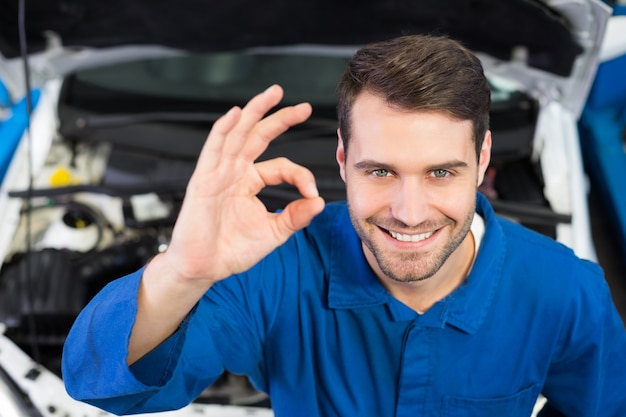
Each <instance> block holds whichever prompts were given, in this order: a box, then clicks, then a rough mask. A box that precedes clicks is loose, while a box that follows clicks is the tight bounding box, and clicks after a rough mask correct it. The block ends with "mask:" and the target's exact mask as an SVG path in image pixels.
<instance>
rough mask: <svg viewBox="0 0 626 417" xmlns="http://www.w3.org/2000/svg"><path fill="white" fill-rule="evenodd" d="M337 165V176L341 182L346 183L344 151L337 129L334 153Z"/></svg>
mask: <svg viewBox="0 0 626 417" xmlns="http://www.w3.org/2000/svg"><path fill="white" fill-rule="evenodd" d="M335 158H336V159H337V164H339V175H341V179H342V180H343V182H346V151H345V148H344V146H343V138H342V137H341V130H339V129H337V152H336V153H335Z"/></svg>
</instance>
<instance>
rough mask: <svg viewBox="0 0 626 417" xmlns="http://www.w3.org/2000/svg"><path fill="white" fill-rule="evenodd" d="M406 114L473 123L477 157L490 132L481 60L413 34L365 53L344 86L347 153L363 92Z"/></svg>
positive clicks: (341, 100)
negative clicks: (421, 113)
mask: <svg viewBox="0 0 626 417" xmlns="http://www.w3.org/2000/svg"><path fill="white" fill-rule="evenodd" d="M363 91H368V92H369V93H372V94H375V95H377V96H379V97H382V98H384V99H385V100H387V102H388V103H389V104H390V105H392V106H397V107H399V108H401V109H406V110H425V111H437V112H444V113H447V114H448V115H450V116H452V117H453V118H455V119H457V120H471V121H472V124H473V127H474V143H475V145H476V155H478V154H479V152H480V148H481V146H482V142H483V139H484V137H485V132H486V131H487V129H489V107H490V103H491V98H490V90H489V84H488V82H487V79H486V77H485V74H484V71H483V67H482V64H481V62H480V60H479V59H478V58H477V57H476V56H475V55H474V54H473V53H472V52H471V51H470V50H469V49H467V48H466V47H464V46H463V45H462V44H461V43H459V42H457V41H455V40H452V39H449V38H447V37H444V36H427V35H411V36H402V37H398V38H394V39H390V40H387V41H382V42H377V43H372V44H369V45H366V46H364V47H363V48H361V49H360V50H359V51H357V53H356V54H355V55H354V57H353V58H352V59H351V61H350V63H349V64H348V68H347V69H346V71H345V72H344V74H343V76H342V77H341V79H340V81H339V86H338V103H337V115H338V120H339V129H340V130H341V136H342V138H343V140H344V148H345V149H346V152H347V148H348V143H349V140H350V134H351V129H350V127H351V126H350V123H351V120H350V115H351V110H352V107H353V105H354V101H355V100H356V98H357V96H358V95H359V94H360V93H361V92H363Z"/></svg>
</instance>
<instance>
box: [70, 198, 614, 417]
mask: <svg viewBox="0 0 626 417" xmlns="http://www.w3.org/2000/svg"><path fill="white" fill-rule="evenodd" d="M477 212H478V214H479V215H480V216H481V217H482V218H483V219H484V222H485V233H484V236H483V239H482V242H481V245H480V250H479V252H478V254H477V257H476V259H475V262H474V265H473V267H472V270H471V273H470V274H469V276H468V277H467V279H466V280H465V281H464V282H463V283H462V284H461V285H460V286H459V287H458V288H456V289H455V290H454V291H453V292H452V293H451V294H449V295H448V296H447V297H445V298H444V299H442V300H440V301H439V302H437V303H436V304H434V305H433V306H432V307H431V308H430V309H429V310H427V311H426V312H425V313H423V314H419V313H417V312H416V311H414V310H412V309H410V308H408V307H407V306H406V305H404V304H402V303H401V302H400V301H398V300H397V299H395V298H394V297H393V296H391V295H390V293H389V292H388V291H387V290H386V289H385V288H384V287H383V286H382V285H381V283H380V282H379V280H378V279H377V277H376V276H375V275H374V273H373V272H372V270H371V268H370V266H369V265H368V263H367V261H366V259H365V257H364V254H363V251H362V247H361V242H360V241H359V237H358V236H357V234H356V232H355V230H354V229H353V227H352V224H351V222H350V218H349V215H348V211H347V208H346V205H345V203H330V204H328V205H327V206H326V208H325V210H324V211H323V213H321V214H320V215H319V216H317V217H316V218H315V219H314V220H313V222H312V223H311V224H310V225H309V226H308V227H307V228H306V229H304V230H302V231H299V232H298V233H296V234H295V235H294V236H292V237H291V238H290V239H289V240H288V241H287V242H286V243H285V244H284V245H282V246H281V247H279V248H278V249H276V250H275V251H274V252H272V253H271V254H270V255H268V256H267V257H266V258H265V259H263V260H262V261H261V262H259V263H258V264H257V265H256V266H254V267H253V268H252V269H251V270H249V271H247V272H246V273H243V274H240V275H237V276H233V277H230V278H229V279H227V280H224V281H221V282H219V283H217V284H215V285H214V286H213V287H212V288H211V289H210V290H209V291H208V292H207V293H206V294H205V295H204V297H203V298H202V299H201V300H200V301H199V302H198V304H197V305H196V307H195V308H194V310H193V311H192V312H191V313H190V314H189V316H188V317H187V319H186V320H185V321H184V322H183V323H182V324H181V325H180V327H179V329H178V330H177V331H176V332H175V333H174V334H173V335H172V336H171V337H170V338H169V339H167V340H166V341H165V342H163V343H162V344H161V345H160V346H159V347H158V348H156V349H155V350H154V351H152V352H151V353H149V354H148V355H147V356H145V357H144V358H143V359H141V360H140V361H138V362H137V363H135V364H134V365H132V366H131V367H130V368H129V367H128V366H126V355H127V344H128V339H129V335H130V332H131V328H132V325H133V321H134V316H135V312H136V308H137V304H136V298H137V290H138V286H139V281H140V279H141V274H142V271H141V270H140V271H138V272H136V273H134V274H131V275H129V276H127V277H124V278H122V279H119V280H116V281H114V282H112V283H111V284H109V285H108V286H107V287H106V288H105V289H103V290H102V291H101V292H100V293H99V294H98V295H97V296H96V297H95V298H94V300H93V301H92V302H91V303H90V304H89V305H88V306H87V307H86V308H85V309H84V311H83V312H82V313H81V315H80V316H79V318H78V319H77V321H76V323H75V325H74V327H73V329H72V331H71V332H70V334H69V336H68V339H67V342H66V345H65V351H64V356H63V376H64V381H65V384H66V387H67V389H68V392H69V393H70V394H71V395H72V396H73V397H75V398H77V399H80V400H83V401H86V402H89V403H91V404H94V405H96V406H98V407H101V408H103V409H106V410H109V411H112V412H115V413H137V412H153V411H157V410H166V409H172V408H178V407H182V406H184V405H186V404H188V403H189V402H190V401H192V400H194V398H195V397H196V396H198V395H199V394H200V392H201V391H202V390H203V389H205V388H206V387H207V385H209V384H210V383H212V381H214V380H215V379H216V378H217V377H219V376H220V375H221V373H222V372H223V371H224V370H228V371H230V372H232V373H236V374H245V375H248V376H249V378H250V380H251V381H252V383H253V385H254V386H255V387H256V388H257V389H259V390H262V391H264V392H266V393H268V394H269V395H270V397H271V401H272V407H273V410H274V413H275V415H276V416H277V417H283V416H300V417H301V416H311V417H333V416H341V417H345V416H385V417H387V416H396V417H408V416H411V417H415V416H424V417H425V416H447V417H450V416H451V417H469V416H480V417H492V416H494V417H495V416H498V417H501V416H507V417H518V416H519V417H522V416H523V417H528V416H529V415H530V414H531V413H532V410H533V406H534V404H535V402H536V400H537V397H538V395H539V394H540V393H542V394H543V395H545V396H546V397H547V398H548V400H549V401H550V403H551V404H552V405H554V406H555V407H556V408H557V409H559V410H560V411H561V412H562V413H564V414H565V415H567V416H568V417H593V416H602V417H624V416H626V331H625V329H624V324H623V322H622V320H621V318H620V316H619V315H618V313H617V311H616V309H615V306H614V304H613V303H612V300H611V295H610V292H609V288H608V286H607V284H606V282H605V280H604V277H603V274H602V271H601V269H600V268H599V267H598V266H597V265H596V264H594V263H592V262H589V261H585V260H581V259H578V258H577V257H576V256H575V255H574V253H573V252H572V251H571V250H570V249H569V248H567V247H565V246H564V245H562V244H559V243H557V242H555V241H554V240H552V239H550V238H548V237H546V236H543V235H541V234H539V233H536V232H533V231H530V230H528V229H525V228H523V227H521V226H520V225H518V224H515V223H514V222H511V221H508V220H505V219H502V218H499V217H497V216H496V215H495V214H494V212H493V209H492V208H491V206H490V204H489V203H488V201H487V200H486V199H485V198H484V197H483V196H482V195H480V194H479V195H478V197H477ZM207 256H210V254H208V255H207Z"/></svg>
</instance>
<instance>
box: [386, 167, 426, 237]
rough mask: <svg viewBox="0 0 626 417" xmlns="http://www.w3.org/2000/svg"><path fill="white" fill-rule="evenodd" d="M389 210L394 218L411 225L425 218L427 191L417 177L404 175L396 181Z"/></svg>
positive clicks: (415, 224)
mask: <svg viewBox="0 0 626 417" xmlns="http://www.w3.org/2000/svg"><path fill="white" fill-rule="evenodd" d="M391 211H392V215H393V216H394V218H396V219H397V220H399V221H401V222H402V223H404V224H405V225H407V226H411V227H412V226H417V225H418V224H420V223H422V222H424V221H425V220H426V219H427V215H428V213H427V211H428V193H427V190H426V187H425V186H424V184H422V183H421V181H420V179H419V178H415V177H404V178H402V180H400V181H399V182H398V183H397V189H396V190H395V193H394V196H393V202H392V206H391Z"/></svg>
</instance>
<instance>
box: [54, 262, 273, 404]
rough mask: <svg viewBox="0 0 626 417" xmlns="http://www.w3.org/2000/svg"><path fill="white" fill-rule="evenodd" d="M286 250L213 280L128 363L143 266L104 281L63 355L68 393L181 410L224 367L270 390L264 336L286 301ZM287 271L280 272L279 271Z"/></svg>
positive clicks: (100, 401)
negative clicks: (168, 330) (166, 333)
mask: <svg viewBox="0 0 626 417" xmlns="http://www.w3.org/2000/svg"><path fill="white" fill-rule="evenodd" d="M283 257H284V255H283V254H281V253H279V252H278V251H277V252H275V253H274V254H272V255H270V256H269V257H268V258H266V259H264V260H263V261H261V262H260V263H259V264H257V265H256V266H255V267H254V268H252V269H251V270H250V271H248V272H246V273H245V274H242V275H238V276H233V277H230V278H228V279H226V280H223V281H220V282H218V283H216V284H214V285H213V287H212V288H211V290H210V291H208V292H207V293H206V294H205V295H204V296H203V297H202V299H201V300H200V301H199V302H198V304H197V305H196V306H195V308H194V310H193V311H192V312H191V313H190V314H189V315H188V317H187V318H186V319H185V320H184V321H183V323H182V324H181V326H180V327H179V329H178V330H177V331H176V332H175V333H174V334H173V335H172V336H170V337H169V338H168V339H167V340H165V341H164V342H163V343H162V344H161V345H159V346H158V347H157V348H155V349H154V350H153V351H152V352H150V353H149V354H148V355H146V356H145V357H143V358H142V359H141V360H139V361H138V362H136V363H135V364H133V365H132V366H131V367H128V366H127V364H126V357H127V354H128V341H129V338H130V333H131V330H132V326H133V323H134V318H135V315H136V312H137V291H138V288H139V282H140V280H141V275H142V273H143V269H142V270H140V271H137V272H136V273H134V274H131V275H128V276H126V277H124V278H120V279H118V280H116V281H113V282H112V283H110V284H109V285H107V286H106V287H105V288H104V289H103V290H101V291H100V292H99V293H98V294H97V295H96V297H94V299H93V300H92V301H91V302H90V303H89V304H88V305H87V306H86V307H85V308H84V309H83V311H82V312H81V313H80V315H79V316H78V318H77V319H76V321H75V323H74V325H73V327H72V329H71V331H70V333H69V335H68V338H67V340H66V343H65V346H64V352H63V359H62V372H63V380H64V383H65V386H66V389H67V391H68V393H69V394H70V395H71V396H72V397H73V398H75V399H77V400H80V401H84V402H87V403H89V404H92V405H94V406H96V407H98V408H101V409H103V410H106V411H110V412H113V413H115V414H131V413H149V412H158V411H167V410H173V409H178V408H181V407H184V406H186V405H187V404H189V403H190V402H192V401H193V400H194V399H195V398H196V397H197V396H198V395H199V394H200V393H201V392H202V391H203V390H204V389H205V388H206V387H208V386H209V385H210V384H211V383H213V382H214V381H215V380H216V379H217V378H218V377H219V376H220V375H221V374H222V373H223V371H224V370H225V369H227V370H229V371H231V372H233V373H236V374H245V375H247V376H248V377H249V378H250V380H251V382H252V383H253V384H254V385H255V387H256V388H257V389H259V390H262V391H266V387H267V381H266V369H265V361H264V344H265V337H266V335H267V334H269V332H270V330H271V327H272V325H273V323H274V321H275V319H276V316H277V315H278V313H279V310H280V308H281V306H282V305H283V303H282V302H281V299H282V297H283V296H284V291H285V288H284V284H285V279H284V277H285V269H284V262H283V259H282V258H283ZM281 277H282V278H281Z"/></svg>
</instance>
